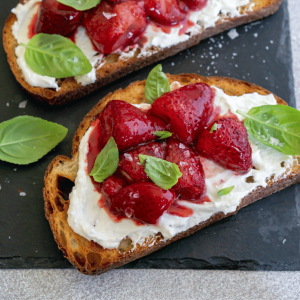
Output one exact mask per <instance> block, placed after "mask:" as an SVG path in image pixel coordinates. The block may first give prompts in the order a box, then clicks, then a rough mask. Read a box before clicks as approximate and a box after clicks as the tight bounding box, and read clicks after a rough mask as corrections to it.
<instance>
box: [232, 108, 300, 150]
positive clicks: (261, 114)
mask: <svg viewBox="0 0 300 300" xmlns="http://www.w3.org/2000/svg"><path fill="white" fill-rule="evenodd" d="M237 113H238V114H240V115H242V116H243V117H245V118H246V119H245V122H244V125H245V127H246V128H247V131H248V133H249V134H251V135H252V136H253V137H254V138H256V139H257V140H258V141H260V142H261V143H263V144H265V145H267V146H269V147H272V148H274V149H276V150H278V151H279V152H281V153H284V154H287V155H299V154H300V112H299V111H298V110H297V109H295V108H292V107H290V106H287V105H263V106H258V107H253V108H251V109H250V110H249V112H248V113H244V112H241V111H239V110H237Z"/></svg>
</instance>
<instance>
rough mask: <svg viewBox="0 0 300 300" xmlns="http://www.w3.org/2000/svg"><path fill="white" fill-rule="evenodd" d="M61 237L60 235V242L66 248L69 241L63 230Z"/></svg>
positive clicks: (60, 233)
mask: <svg viewBox="0 0 300 300" xmlns="http://www.w3.org/2000/svg"><path fill="white" fill-rule="evenodd" d="M59 235H60V240H61V244H62V246H63V247H66V245H67V239H66V236H65V234H64V232H63V231H62V230H60V232H59Z"/></svg>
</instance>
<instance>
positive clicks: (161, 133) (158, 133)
mask: <svg viewBox="0 0 300 300" xmlns="http://www.w3.org/2000/svg"><path fill="white" fill-rule="evenodd" d="M153 134H154V135H156V136H159V137H160V138H159V139H160V140H163V139H166V138H168V137H170V136H172V133H171V132H169V131H155V132H154V133H153Z"/></svg>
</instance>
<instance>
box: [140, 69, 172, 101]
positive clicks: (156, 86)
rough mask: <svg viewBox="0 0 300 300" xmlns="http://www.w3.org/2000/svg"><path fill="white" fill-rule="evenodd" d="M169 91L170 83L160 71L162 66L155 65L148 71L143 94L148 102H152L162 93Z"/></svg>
mask: <svg viewBox="0 0 300 300" xmlns="http://www.w3.org/2000/svg"><path fill="white" fill-rule="evenodd" d="M167 92H170V84H169V80H168V78H167V76H166V75H165V73H163V72H162V66H161V65H157V66H156V67H155V68H154V69H152V71H151V72H150V73H149V75H148V78H147V80H146V86H145V96H146V100H147V101H148V103H150V104H152V103H153V102H154V101H155V100H156V99H157V98H159V97H160V96H161V95H162V94H164V93H167Z"/></svg>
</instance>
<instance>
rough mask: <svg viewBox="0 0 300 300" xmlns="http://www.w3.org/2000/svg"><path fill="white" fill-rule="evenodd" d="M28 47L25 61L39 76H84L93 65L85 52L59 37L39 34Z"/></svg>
mask: <svg viewBox="0 0 300 300" xmlns="http://www.w3.org/2000/svg"><path fill="white" fill-rule="evenodd" d="M20 45H22V46H24V47H26V51H25V61H26V63H27V65H28V66H29V67H30V69H32V70H33V71H34V72H36V73H37V74H39V75H42V76H49V77H54V78H65V77H73V76H77V75H84V74H87V73H89V72H90V71H91V70H92V68H93V67H92V65H91V63H90V61H89V60H88V59H87V57H86V56H85V55H84V54H83V52H82V51H81V50H80V49H79V48H78V47H77V46H76V45H75V44H74V43H73V42H71V41H70V40H69V39H67V38H65V37H63V36H60V35H57V34H46V33H39V34H37V35H35V36H34V37H33V38H32V39H31V40H30V41H29V43H28V44H27V45H25V44H23V43H21V44H20Z"/></svg>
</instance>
